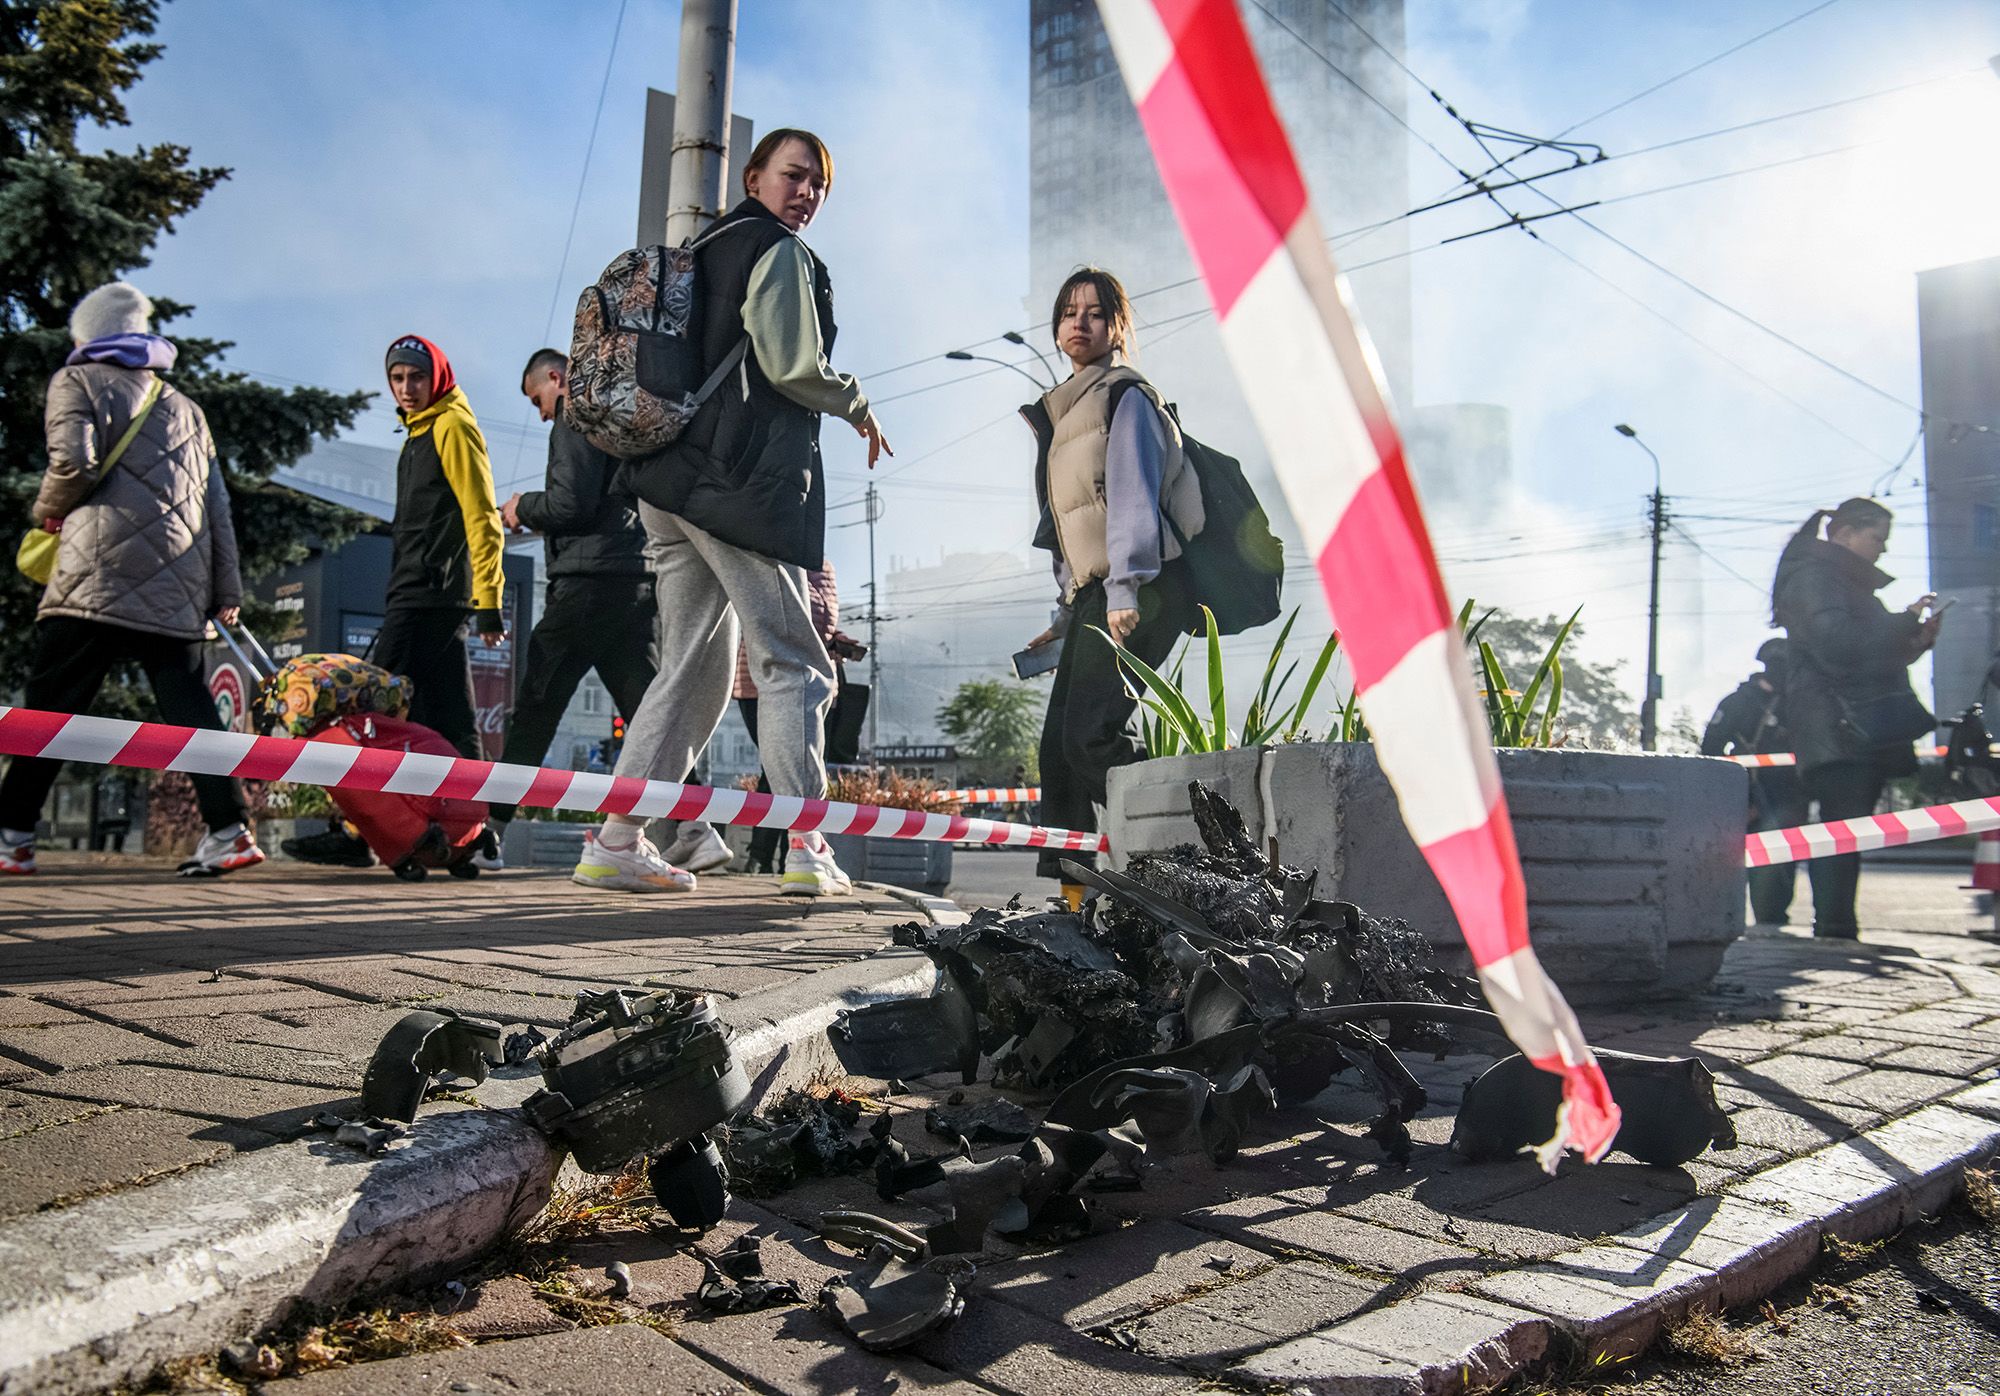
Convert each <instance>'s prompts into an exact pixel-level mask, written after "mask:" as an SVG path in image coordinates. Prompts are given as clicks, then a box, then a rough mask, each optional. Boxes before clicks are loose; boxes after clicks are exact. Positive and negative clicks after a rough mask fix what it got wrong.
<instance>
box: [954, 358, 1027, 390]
mask: <svg viewBox="0 0 2000 1396" xmlns="http://www.w3.org/2000/svg"><path fill="white" fill-rule="evenodd" d="M945 357H946V358H947V359H951V360H953V361H955V362H957V363H962V364H967V363H973V362H978V363H982V364H998V365H1000V367H1002V368H1011V369H1013V370H1014V372H1016V373H1018V374H1020V375H1021V376H1022V377H1023V378H1025V379H1027V380H1028V381H1029V382H1030V383H1033V384H1034V385H1035V391H1036V392H1038V393H1045V392H1047V391H1048V390H1049V385H1048V384H1047V383H1044V382H1043V381H1042V380H1041V379H1039V378H1037V377H1035V375H1034V374H1032V373H1030V372H1028V370H1026V369H1025V368H1022V367H1021V366H1020V365H1019V364H1015V363H1009V362H1007V360H1005V359H995V358H991V357H989V356H987V355H985V354H975V353H973V352H972V351H970V350H968V349H954V350H952V351H951V352H950V353H948V354H946V355H945Z"/></svg>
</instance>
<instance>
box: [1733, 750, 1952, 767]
mask: <svg viewBox="0 0 2000 1396" xmlns="http://www.w3.org/2000/svg"><path fill="white" fill-rule="evenodd" d="M1950 750H1951V748H1950V747H1948V746H1934V747H1932V748H1931V749H1930V754H1931V755H1932V756H1943V755H1945V754H1946V753H1947V752H1949V751H1950ZM1722 759H1723V760H1724V761H1734V762H1735V763H1736V764H1737V765H1739V766H1796V765H1798V764H1799V758H1798V754H1797V753H1796V752H1790V751H1770V752H1756V753H1750V754H1746V755H1743V756H1725V757H1723V758H1722Z"/></svg>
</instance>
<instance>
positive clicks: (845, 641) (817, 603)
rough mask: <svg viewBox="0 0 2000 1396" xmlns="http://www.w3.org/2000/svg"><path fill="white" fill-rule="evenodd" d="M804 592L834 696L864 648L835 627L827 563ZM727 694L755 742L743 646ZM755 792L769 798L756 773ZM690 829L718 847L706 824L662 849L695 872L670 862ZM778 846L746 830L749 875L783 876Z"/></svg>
mask: <svg viewBox="0 0 2000 1396" xmlns="http://www.w3.org/2000/svg"><path fill="white" fill-rule="evenodd" d="M806 588H807V590H808V591H809V592H810V593H811V600H812V623H813V630H814V631H815V632H816V633H817V634H818V635H819V638H820V642H821V643H822V644H824V645H825V646H826V653H827V657H828V658H829V659H831V660H832V661H833V673H834V684H833V691H834V693H835V694H836V695H839V694H840V693H841V691H842V689H843V687H844V685H843V683H842V678H843V676H844V674H845V667H844V666H845V661H847V660H850V659H862V658H865V657H866V656H867V654H868V647H867V646H866V645H864V644H862V643H861V642H860V641H859V640H856V639H855V638H854V637H853V636H852V635H849V634H847V633H846V632H845V631H843V630H842V629H841V628H840V586H839V583H838V582H837V581H836V579H835V576H834V570H833V564H832V563H831V562H823V563H821V564H820V565H819V566H818V567H815V568H814V569H813V570H812V571H810V572H808V573H806ZM732 693H733V694H734V696H735V699H736V711H737V713H738V714H739V715H740V716H741V717H742V719H743V726H744V728H745V730H747V731H748V732H749V733H750V740H751V741H753V742H754V741H756V740H757V681H756V679H754V678H753V677H752V676H751V674H750V651H749V648H748V647H747V646H744V645H738V646H737V647H736V685H735V687H734V689H733V690H732ZM841 701H842V700H841V699H840V698H839V697H838V696H836V697H835V699H834V705H833V708H832V709H830V710H829V711H828V713H827V717H826V729H827V733H828V736H829V738H830V737H831V734H832V733H833V732H834V731H835V730H836V728H837V727H838V725H839V719H838V713H839V712H840V704H841ZM835 759H837V758H836V757H835V756H834V755H833V754H832V751H831V747H829V748H828V755H827V760H829V761H833V760H835ZM848 759H850V760H851V759H852V758H851V757H849V758H848ZM757 789H758V790H759V792H761V793H763V794H769V793H770V791H771V779H770V777H769V776H767V775H766V774H764V772H762V771H759V772H758V773H757ZM690 828H698V829H705V830H708V831H709V832H708V837H709V838H712V839H715V841H716V843H717V844H721V842H722V841H721V839H720V838H719V837H717V836H716V834H715V832H714V830H713V829H711V828H710V826H708V825H706V824H700V825H692V824H683V825H682V826H681V836H680V838H679V839H678V840H676V842H675V844H674V846H673V848H670V849H668V850H667V860H668V861H669V862H671V863H673V864H674V865H675V866H677V867H683V868H687V869H689V870H690V871H692V872H700V871H701V869H700V868H699V867H697V866H695V865H694V864H693V863H691V862H683V861H682V860H681V859H679V858H676V857H674V852H675V850H677V849H680V848H682V847H683V846H685V845H687V844H688V843H689V835H688V830H689V829H690ZM783 842H784V839H783V835H782V832H781V831H780V830H777V829H762V828H759V829H753V830H751V832H750V871H752V872H764V873H768V872H783V871H784V870H785V868H786V860H785V857H784V851H783V850H782V849H781V848H780V847H779V845H780V844H781V843H783ZM727 851H728V850H727V847H726V846H724V852H727ZM718 866H719V865H718Z"/></svg>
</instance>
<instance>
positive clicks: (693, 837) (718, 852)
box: [660, 819, 736, 873]
mask: <svg viewBox="0 0 2000 1396" xmlns="http://www.w3.org/2000/svg"><path fill="white" fill-rule="evenodd" d="M660 856H661V857H662V858H665V859H666V860H667V861H668V862H669V863H672V864H673V865H674V866H675V867H677V868H686V869H687V870H688V871H689V872H693V873H705V872H714V871H715V870H716V869H717V868H726V867H728V866H729V865H730V863H731V862H733V861H734V860H735V858H736V855H735V853H733V852H731V851H730V847H729V845H728V844H726V843H724V842H723V841H722V835H720V834H718V833H716V832H715V826H714V825H713V824H703V823H702V822H700V821H699V820H695V819H683V820H682V821H681V823H680V828H679V829H678V830H677V831H676V832H675V834H674V841H673V842H672V843H670V844H668V845H667V847H666V851H665V852H663V853H661V854H660Z"/></svg>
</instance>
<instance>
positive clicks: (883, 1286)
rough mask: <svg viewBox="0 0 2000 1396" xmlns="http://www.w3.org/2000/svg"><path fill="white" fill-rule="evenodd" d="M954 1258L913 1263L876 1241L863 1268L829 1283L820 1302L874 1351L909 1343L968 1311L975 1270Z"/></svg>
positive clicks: (837, 1277)
mask: <svg viewBox="0 0 2000 1396" xmlns="http://www.w3.org/2000/svg"><path fill="white" fill-rule="evenodd" d="M954 1259H955V1262H956V1263H947V1262H934V1263H932V1264H929V1265H921V1266H919V1265H912V1264H909V1263H907V1262H905V1261H902V1260H899V1259H898V1258H897V1257H896V1254H895V1252H894V1251H892V1250H891V1249H890V1248H889V1247H887V1246H877V1247H876V1248H875V1249H874V1250H873V1251H871V1252H870V1253H869V1256H868V1262H867V1264H865V1265H864V1266H862V1268H861V1269H860V1270H857V1271H856V1272H855V1273H854V1274H852V1275H848V1276H835V1277H834V1278H833V1279H830V1280H828V1281H827V1282H826V1285H825V1287H823V1288H822V1289H821V1290H820V1292H819V1304H820V1307H821V1308H822V1309H824V1310H826V1311H827V1313H828V1314H829V1315H831V1316H832V1318H833V1320H834V1321H835V1322H836V1323H838V1324H839V1325H840V1326H841V1327H842V1328H844V1329H846V1330H847V1331H848V1333H850V1334H851V1335H853V1337H854V1340H855V1341H856V1342H858V1343H860V1344H861V1346H863V1347H865V1348H867V1349H868V1350H869V1351H870V1352H893V1351H895V1350H896V1349H897V1348H902V1347H908V1346H909V1345H910V1344H911V1343H914V1342H915V1341H916V1340H917V1339H919V1338H921V1337H923V1336H924V1335H925V1334H926V1333H931V1332H934V1331H936V1330H937V1329H939V1328H942V1327H944V1325H946V1324H947V1323H950V1322H951V1321H952V1320H953V1319H955V1318H957V1317H958V1316H959V1314H961V1313H962V1312H964V1310H965V1286H966V1284H967V1283H968V1282H969V1281H970V1280H971V1278H972V1275H973V1273H974V1271H973V1267H972V1266H971V1265H970V1264H969V1263H967V1262H965V1261H964V1260H962V1259H957V1258H954Z"/></svg>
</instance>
